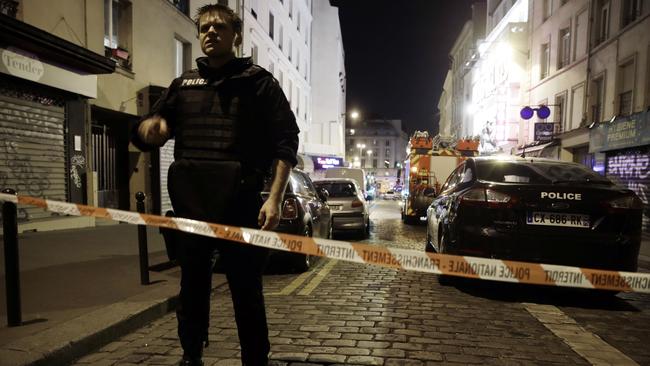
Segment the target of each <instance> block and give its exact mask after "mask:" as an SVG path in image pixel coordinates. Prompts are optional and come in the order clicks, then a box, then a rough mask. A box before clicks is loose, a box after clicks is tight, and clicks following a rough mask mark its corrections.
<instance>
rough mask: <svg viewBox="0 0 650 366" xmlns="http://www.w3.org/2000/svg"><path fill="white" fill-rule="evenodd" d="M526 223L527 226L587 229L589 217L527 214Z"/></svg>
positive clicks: (546, 213) (565, 214)
mask: <svg viewBox="0 0 650 366" xmlns="http://www.w3.org/2000/svg"><path fill="white" fill-rule="evenodd" d="M526 223H527V224H528V225H545V226H564V227H581V228H589V215H580V214H569V213H557V212H529V213H528V215H527V217H526Z"/></svg>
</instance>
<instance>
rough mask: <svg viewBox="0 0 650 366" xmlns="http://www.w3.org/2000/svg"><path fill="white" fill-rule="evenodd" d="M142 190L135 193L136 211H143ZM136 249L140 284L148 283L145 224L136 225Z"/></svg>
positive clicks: (147, 251)
mask: <svg viewBox="0 0 650 366" xmlns="http://www.w3.org/2000/svg"><path fill="white" fill-rule="evenodd" d="M145 197H146V196H145V194H144V193H143V192H137V193H136V194H135V200H136V208H137V210H138V212H140V213H144V199H145ZM138 250H139V252H140V284H141V285H148V284H149V250H148V249H147V226H146V225H138Z"/></svg>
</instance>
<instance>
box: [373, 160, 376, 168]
mask: <svg viewBox="0 0 650 366" xmlns="http://www.w3.org/2000/svg"><path fill="white" fill-rule="evenodd" d="M372 167H373V168H377V159H372Z"/></svg>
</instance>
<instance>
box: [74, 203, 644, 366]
mask: <svg viewBox="0 0 650 366" xmlns="http://www.w3.org/2000/svg"><path fill="white" fill-rule="evenodd" d="M395 212H397V215H396V214H395ZM372 218H373V233H372V235H371V238H370V242H372V243H375V244H380V245H396V246H397V245H399V246H400V247H404V248H410V249H420V250H421V249H422V246H423V238H424V229H425V228H424V226H405V225H403V224H402V223H401V222H400V221H399V211H398V209H397V202H396V201H376V203H375V206H374V208H373V213H372ZM265 292H266V303H267V315H268V322H269V328H270V336H271V344H272V354H271V358H272V359H273V360H276V361H279V362H283V363H289V364H292V365H307V364H328V365H329V364H346V365H385V366H389V365H437V364H447V365H467V364H488V365H589V364H617V365H619V364H623V365H636V364H639V365H648V364H650V351H648V349H647V347H646V346H645V345H646V344H647V343H648V342H649V341H650V327H648V324H650V299H648V297H647V296H644V295H635V294H619V295H617V296H615V297H612V296H609V297H608V296H604V295H597V294H594V293H591V292H588V291H575V290H568V289H561V290H560V289H555V288H542V287H533V286H523V285H510V284H503V283H487V282H476V281H474V282H471V281H465V280H463V281H461V280H454V281H447V282H444V285H441V284H440V282H439V277H437V276H434V275H428V274H421V273H410V272H403V271H396V270H391V269H385V268H379V267H374V266H369V265H358V264H354V263H348V262H340V261H334V260H320V261H318V262H317V264H316V265H315V267H314V268H312V270H311V271H309V272H306V273H305V274H301V275H295V274H270V275H267V276H265ZM212 301H213V303H212V304H213V305H212V316H211V328H210V345H209V347H208V348H207V349H206V350H205V358H204V360H205V361H206V365H239V364H240V361H239V358H238V357H239V350H238V349H239V342H238V338H237V330H236V327H235V323H234V316H233V310H232V305H231V300H230V294H229V290H228V287H227V286H222V287H220V288H219V289H218V290H217V291H215V293H214V294H213V300H212ZM180 356H181V349H180V346H179V343H178V340H177V336H176V318H175V314H168V315H166V316H164V317H163V318H161V319H159V320H156V321H154V322H153V323H151V324H149V325H148V326H145V327H143V328H141V329H139V330H138V331H136V332H134V333H132V334H130V335H128V336H125V337H123V338H121V339H119V340H116V341H114V342H113V343H110V344H109V345H107V346H105V347H103V348H102V349H100V350H99V351H97V352H96V353H93V354H90V355H87V356H86V357H84V358H82V359H80V360H78V362H77V364H78V365H85V364H92V365H113V364H119V365H129V364H148V365H173V364H175V363H176V362H178V360H179V358H180Z"/></svg>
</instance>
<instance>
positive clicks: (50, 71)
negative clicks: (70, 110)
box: [0, 47, 97, 98]
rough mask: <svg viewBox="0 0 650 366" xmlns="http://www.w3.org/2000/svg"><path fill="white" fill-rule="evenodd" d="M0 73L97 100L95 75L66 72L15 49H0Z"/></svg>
mask: <svg viewBox="0 0 650 366" xmlns="http://www.w3.org/2000/svg"><path fill="white" fill-rule="evenodd" d="M0 58H1V59H2V61H1V62H0V73H2V74H8V75H12V76H15V77H18V78H21V79H25V80H29V81H34V82H38V83H39V84H43V85H48V86H52V87H54V88H57V89H62V90H66V91H69V92H72V93H76V94H80V95H83V96H86V97H90V98H97V75H88V74H83V73H77V72H74V71H72V70H67V69H64V68H62V67H59V66H55V65H52V64H49V63H47V62H46V61H45V60H44V61H40V60H39V59H38V58H36V56H33V55H30V54H29V53H27V52H25V51H23V50H20V49H18V48H15V47H10V48H6V49H5V48H0Z"/></svg>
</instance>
